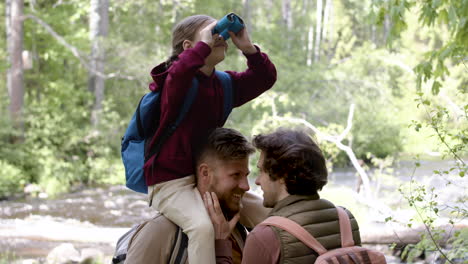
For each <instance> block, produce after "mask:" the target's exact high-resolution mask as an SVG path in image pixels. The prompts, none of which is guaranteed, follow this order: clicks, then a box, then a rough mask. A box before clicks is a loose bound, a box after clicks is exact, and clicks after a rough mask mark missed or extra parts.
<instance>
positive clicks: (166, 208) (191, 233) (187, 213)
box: [149, 176, 216, 264]
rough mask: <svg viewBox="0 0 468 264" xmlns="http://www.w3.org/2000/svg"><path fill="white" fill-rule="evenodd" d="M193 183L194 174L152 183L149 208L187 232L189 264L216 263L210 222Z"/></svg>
mask: <svg viewBox="0 0 468 264" xmlns="http://www.w3.org/2000/svg"><path fill="white" fill-rule="evenodd" d="M194 182H195V179H194V176H188V177H184V178H182V179H177V180H172V181H169V182H165V183H162V184H157V185H155V186H154V189H155V190H154V191H153V193H154V194H153V204H152V207H153V208H155V209H156V210H158V211H159V212H161V213H162V214H163V215H164V216H165V217H167V218H168V219H169V220H171V221H172V222H174V223H175V224H176V225H178V226H179V227H181V228H182V230H183V231H184V233H185V234H187V236H188V238H189V244H188V259H189V262H190V263H191V264H204V263H207V264H215V262H216V257H215V248H214V241H215V240H214V230H213V224H212V223H211V220H210V217H209V215H208V213H207V211H206V209H205V205H204V203H203V200H202V197H201V195H200V192H199V191H198V189H197V188H195V187H194ZM150 191H151V187H150ZM149 193H150V192H149Z"/></svg>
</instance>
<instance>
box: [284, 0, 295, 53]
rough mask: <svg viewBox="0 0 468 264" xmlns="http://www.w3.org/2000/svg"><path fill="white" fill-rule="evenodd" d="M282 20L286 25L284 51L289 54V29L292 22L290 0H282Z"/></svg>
mask: <svg viewBox="0 0 468 264" xmlns="http://www.w3.org/2000/svg"><path fill="white" fill-rule="evenodd" d="M282 13H283V21H284V24H285V25H286V51H287V52H288V54H290V51H291V36H292V34H291V30H292V27H293V23H292V8H291V0H283V5H282Z"/></svg>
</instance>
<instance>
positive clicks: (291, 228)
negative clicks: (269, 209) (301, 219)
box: [260, 216, 327, 255]
mask: <svg viewBox="0 0 468 264" xmlns="http://www.w3.org/2000/svg"><path fill="white" fill-rule="evenodd" d="M260 225H269V226H276V227H279V228H281V229H283V230H285V231H287V232H288V233H290V234H291V235H293V236H295V237H296V238H297V239H299V240H300V241H301V242H302V243H304V244H306V245H307V246H308V247H310V248H311V249H313V250H314V251H315V252H317V253H318V254H319V255H322V254H324V253H326V252H327V250H326V249H325V248H324V247H323V246H322V244H320V242H318V241H317V239H315V238H314V237H313V236H312V235H311V234H310V233H309V232H307V231H306V230H305V229H304V228H303V227H302V226H300V225H299V224H298V223H296V222H294V221H293V220H291V219H288V218H286V217H282V216H270V217H268V218H267V219H266V220H265V221H263V222H261V223H260Z"/></svg>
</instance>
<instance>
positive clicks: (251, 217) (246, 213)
mask: <svg viewBox="0 0 468 264" xmlns="http://www.w3.org/2000/svg"><path fill="white" fill-rule="evenodd" d="M270 211H271V208H266V207H264V206H263V197H261V196H259V195H257V194H255V193H254V192H251V191H248V192H246V193H245V194H244V196H243V197H242V209H241V217H240V220H239V222H240V223H241V224H242V225H244V226H245V227H247V228H254V227H255V226H256V225H257V224H259V223H260V222H262V221H263V220H265V219H266V218H267V216H268V213H270Z"/></svg>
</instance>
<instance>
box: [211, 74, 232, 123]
mask: <svg viewBox="0 0 468 264" xmlns="http://www.w3.org/2000/svg"><path fill="white" fill-rule="evenodd" d="M215 74H216V76H217V77H218V79H219V80H220V81H221V85H222V86H223V95H224V108H223V124H224V122H226V120H227V118H228V117H229V114H230V113H231V111H232V107H233V102H232V101H233V89H232V79H231V75H229V73H227V72H223V71H215Z"/></svg>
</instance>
